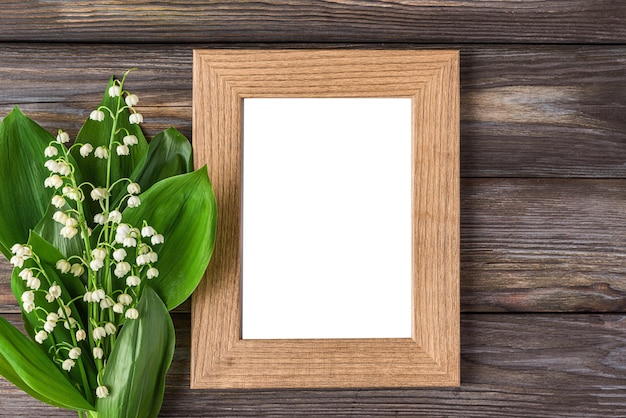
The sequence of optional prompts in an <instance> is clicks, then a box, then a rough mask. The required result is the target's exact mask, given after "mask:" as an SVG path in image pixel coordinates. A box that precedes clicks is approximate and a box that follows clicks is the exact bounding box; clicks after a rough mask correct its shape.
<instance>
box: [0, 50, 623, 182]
mask: <svg viewBox="0 0 626 418" xmlns="http://www.w3.org/2000/svg"><path fill="white" fill-rule="evenodd" d="M275 46H276V45H274V47H275ZM314 46H315V44H299V45H298V44H295V45H287V46H286V47H290V48H295V47H300V48H306V47H314ZM317 46H318V47H319V45H317ZM193 47H194V45H177V46H176V47H170V46H166V45H98V47H97V49H96V48H95V47H94V46H93V45H76V44H63V45H50V44H20V45H15V44H0V56H1V57H2V58H1V59H0V63H1V65H0V117H2V116H3V115H5V114H7V113H8V112H9V111H10V110H11V108H12V107H13V106H14V105H16V104H18V105H20V107H21V108H22V109H23V110H24V111H25V112H26V113H27V114H28V115H30V116H31V117H33V118H34V119H35V120H37V121H38V122H39V123H41V124H42V125H43V126H44V127H45V128H46V129H48V130H49V131H52V132H53V131H56V130H57V129H59V128H60V127H62V128H63V129H64V130H66V131H68V132H69V133H70V134H71V135H72V136H75V134H76V133H77V132H78V129H79V128H80V125H81V124H82V122H83V121H84V119H86V118H87V117H88V115H89V111H90V109H91V107H93V106H95V105H96V104H97V103H98V102H99V98H100V96H101V95H102V92H103V90H104V86H105V82H106V80H107V79H108V77H110V76H111V75H112V74H120V73H121V72H123V71H124V70H125V69H127V68H131V67H137V68H139V71H137V72H135V73H132V74H131V76H130V77H129V79H128V86H129V88H131V89H132V90H133V91H134V92H136V93H137V94H138V95H139V97H140V100H141V101H140V103H139V109H140V110H141V112H142V113H143V114H144V116H145V117H146V123H145V124H144V129H145V130H146V133H147V134H148V135H149V136H153V135H154V134H156V133H157V132H158V131H160V130H162V129H165V128H167V127H168V126H175V127H177V128H178V129H179V130H181V131H182V133H183V134H185V135H186V136H187V137H190V136H191V100H192V85H191V79H192V76H191V61H192V48H193ZM198 47H207V45H206V44H203V45H198ZM260 47H263V45H260ZM265 47H267V45H265ZM337 47H338V48H339V47H340V46H337ZM343 47H352V48H354V47H356V45H344V46H343ZM361 47H364V46H361ZM371 47H372V46H370V48H371ZM376 47H378V46H376ZM444 47H449V48H453V49H455V48H461V64H460V66H461V175H462V176H464V177H589V178H593V177H595V178H626V164H624V162H626V118H624V114H625V112H626V94H622V93H623V92H624V91H626V47H623V46H597V47H596V46H558V47H557V46H506V45H504V46H484V45H467V46H465V45H452V46H449V45H446V46H444ZM396 48H399V49H406V48H416V46H414V45H413V46H412V45H398V46H396ZM417 48H421V46H417Z"/></svg>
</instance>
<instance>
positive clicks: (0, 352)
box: [0, 72, 216, 418]
mask: <svg viewBox="0 0 626 418" xmlns="http://www.w3.org/2000/svg"><path fill="white" fill-rule="evenodd" d="M127 75H128V72H127V73H126V74H124V77H123V78H121V79H115V78H111V80H110V81H109V84H108V86H107V88H106V90H105V94H104V98H103V100H102V102H101V103H100V105H99V106H98V107H97V108H96V109H95V110H93V111H92V112H91V114H90V115H89V118H88V119H87V121H86V122H85V124H84V125H83V127H82V128H81V130H80V132H79V133H78V135H77V137H76V138H75V139H74V140H71V138H70V137H69V135H68V134H67V133H66V132H63V131H61V130H60V131H58V134H57V135H56V137H55V136H53V135H51V134H50V133H48V132H47V131H46V130H44V129H43V128H41V127H40V126H39V125H37V124H36V123H35V122H33V121H32V120H30V119H29V118H27V117H26V116H25V115H24V114H23V113H22V112H21V111H20V110H19V109H18V108H17V107H16V108H15V109H14V110H13V111H12V112H11V113H10V114H8V115H7V116H6V117H5V118H4V119H3V120H2V122H1V123H0V251H1V252H2V254H4V256H5V257H6V258H7V259H8V260H9V261H10V263H11V264H12V265H13V266H14V269H13V273H12V276H11V287H12V290H13V293H14V295H15V297H16V299H17V300H18V302H19V304H20V306H21V308H22V316H23V320H24V328H25V330H26V333H27V334H28V337H27V336H25V335H24V334H22V333H21V332H20V331H19V330H18V329H17V328H15V327H14V326H13V325H11V324H10V323H9V322H8V321H7V320H5V319H4V318H1V317H0V374H1V375H2V376H4V377H5V378H6V379H7V380H9V381H11V382H13V383H14V384H15V385H16V386H18V387H19V388H21V389H22V390H24V391H25V392H27V393H28V394H30V395H31V396H33V397H34V398H36V399H39V400H41V401H43V402H46V403H48V404H50V405H54V406H57V407H62V408H67V409H72V410H75V411H77V412H78V416H79V417H83V416H86V417H103V418H117V417H133V418H134V417H156V416H157V415H158V413H159V410H160V409H161V404H162V400H163V394H164V390H165V374H166V372H167V370H168V368H169V366H170V363H171V361H172V356H173V353H174V340H175V337H174V327H173V325H172V320H171V318H170V315H169V313H168V311H169V310H171V309H173V308H174V307H176V306H178V305H179V304H180V303H182V302H183V301H184V300H185V299H187V298H188V297H189V295H190V294H191V293H192V292H193V290H194V289H195V287H196V286H197V284H198V282H199V281H200V279H201V277H202V275H203V273H204V271H205V269H206V267H207V264H208V262H209V259H210V257H211V254H212V251H213V244H214V237H215V222H216V206H215V198H214V195H213V191H212V189H211V184H210V181H209V178H208V175H207V170H206V167H204V168H201V169H199V170H197V171H193V162H192V150H191V145H190V143H189V141H188V140H187V139H186V138H185V137H184V136H183V135H182V134H180V133H179V132H178V131H177V130H175V129H173V128H169V129H167V130H165V131H163V132H161V133H160V134H158V135H157V136H155V137H154V138H153V139H152V140H151V141H150V143H149V144H148V142H147V141H146V139H145V137H144V135H143V133H142V130H141V128H140V126H139V125H140V123H142V122H143V116H142V115H141V114H140V113H138V112H137V110H136V108H135V106H136V105H137V103H138V98H137V96H136V95H135V94H131V93H130V92H128V91H127V90H126V88H125V86H124V82H125V80H126V77H127ZM29 337H30V338H29Z"/></svg>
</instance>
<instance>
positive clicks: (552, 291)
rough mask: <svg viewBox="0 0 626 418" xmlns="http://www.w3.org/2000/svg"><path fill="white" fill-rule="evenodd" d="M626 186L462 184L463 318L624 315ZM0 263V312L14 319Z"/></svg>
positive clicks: (558, 181) (519, 181)
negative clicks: (474, 315)
mask: <svg viewBox="0 0 626 418" xmlns="http://www.w3.org/2000/svg"><path fill="white" fill-rule="evenodd" d="M625 189H626V180H618V179H613V180H591V179H506V178H504V179H499V178H481V179H463V180H462V182H461V304H462V309H463V311H464V312H493V311H524V312H588V311H595V312H625V311H626V282H625V281H624V275H625V274H626V267H625V266H626V255H625V254H624V251H623V245H622V242H623V238H624V236H626V223H624V211H623V208H624V201H625V199H626V197H625V194H624V190H625ZM9 277H10V266H9V265H8V263H7V262H6V260H4V259H3V260H2V262H0V312H13V313H15V312H17V311H18V310H17V305H16V303H15V300H14V298H13V296H12V295H11V293H10V288H9Z"/></svg>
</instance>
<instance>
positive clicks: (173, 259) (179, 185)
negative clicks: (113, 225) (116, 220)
mask: <svg viewBox="0 0 626 418" xmlns="http://www.w3.org/2000/svg"><path fill="white" fill-rule="evenodd" d="M140 198H141V206H139V207H136V208H127V209H126V210H125V211H124V212H123V214H122V217H123V221H124V222H128V223H130V224H131V225H142V222H143V221H144V220H146V221H147V223H148V224H149V225H151V226H152V227H154V228H155V229H156V231H157V232H158V233H160V234H163V236H164V237H165V242H164V243H163V244H160V245H157V246H155V249H156V250H157V252H158V256H159V260H158V261H157V262H156V263H155V264H154V266H155V267H156V268H157V269H158V270H159V276H158V277H156V278H154V279H152V280H150V282H149V284H150V286H151V287H152V288H154V289H155V290H156V291H157V293H158V294H159V296H160V297H161V298H162V299H163V301H164V302H165V304H166V306H167V308H168V309H173V308H175V307H176V306H178V305H179V304H181V303H182V302H183V301H184V300H185V299H187V298H188V297H189V296H190V295H191V293H192V292H193V291H194V289H195V288H196V286H197V285H198V283H199V282H200V279H202V275H203V274H204V271H205V270H206V267H207V265H208V264H209V260H210V258H211V254H212V253H213V247H214V244H215V228H216V221H217V206H216V203H215V196H214V194H213V189H212V188H211V182H210V181H209V177H208V173H207V169H206V167H203V168H201V169H199V170H197V171H195V172H193V173H189V174H182V175H179V176H175V177H170V178H167V179H164V180H161V181H160V182H158V183H157V184H155V185H154V186H152V187H151V188H150V189H149V190H148V191H147V192H145V193H143V194H141V195H140Z"/></svg>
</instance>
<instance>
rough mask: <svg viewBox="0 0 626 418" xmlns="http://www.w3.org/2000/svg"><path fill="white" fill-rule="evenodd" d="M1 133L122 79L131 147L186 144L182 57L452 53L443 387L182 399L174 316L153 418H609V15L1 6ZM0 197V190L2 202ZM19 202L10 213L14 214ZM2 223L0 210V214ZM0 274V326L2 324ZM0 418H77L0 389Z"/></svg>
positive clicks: (525, 4)
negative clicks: (453, 289) (450, 344)
mask: <svg viewBox="0 0 626 418" xmlns="http://www.w3.org/2000/svg"><path fill="white" fill-rule="evenodd" d="M1 10H2V13H1V14H0V117H2V116H4V115H6V114H7V113H8V112H9V111H10V109H11V108H12V106H13V105H15V104H17V105H19V106H20V107H21V108H22V109H23V110H24V111H25V112H26V113H27V114H28V115H29V116H31V117H32V118H33V119H35V120H37V121H38V122H39V123H40V124H42V125H43V126H44V127H46V128H47V129H49V130H50V131H55V130H56V129H58V128H64V129H65V130H67V131H69V133H70V134H71V135H75V134H76V132H77V130H78V128H79V127H80V125H81V124H82V121H83V120H84V119H85V118H86V117H87V115H88V113H89V109H91V108H92V107H93V106H94V105H95V104H96V103H97V102H98V101H99V98H100V95H101V92H102V91H103V88H104V83H105V82H106V80H107V79H108V77H109V76H110V75H111V74H118V75H119V74H121V73H122V72H123V71H124V70H125V69H127V68H130V67H138V68H139V70H140V71H138V72H136V73H133V75H132V76H130V78H129V80H128V84H127V86H128V87H129V88H130V89H132V90H133V91H134V92H136V93H137V94H138V95H139V96H140V98H141V103H140V105H141V106H140V111H141V112H142V113H143V114H144V116H145V118H146V123H145V125H144V127H145V130H146V132H147V134H148V135H153V134H154V133H155V132H157V131H159V130H161V129H163V128H165V127H167V126H169V125H173V126H175V127H177V128H179V129H180V130H181V131H182V132H183V133H184V134H186V135H190V134H191V97H192V77H191V64H192V49H194V48H211V47H243V46H245V47H272V48H274V47H276V48H298V47H307V48H316V47H325V48H346V47H351V48H458V49H460V51H461V166H462V173H461V174H462V180H461V211H462V212H461V287H462V294H461V302H462V311H463V313H462V316H461V321H462V322H461V326H462V330H461V333H462V335H461V338H462V348H461V350H462V374H461V376H462V386H461V388H458V389H425V390H424V389H418V388H411V389H403V390H397V389H395V390H389V389H373V390H372V389H362V390H254V391H250V390H248V391H209V390H195V391H191V390H190V389H189V388H188V385H189V326H190V325H189V322H190V321H189V309H188V306H187V307H186V308H185V309H183V310H180V311H178V312H177V313H175V314H174V320H175V323H176V329H177V334H178V347H177V351H176V357H175V360H174V364H173V366H172V369H171V371H170V374H169V377H168V387H167V391H166V395H165V402H164V406H163V410H162V414H161V416H163V417H227V416H232V417H241V416H288V417H292V416H293V417H296V416H320V415H330V416H428V417H436V416H475V417H487V416H506V417H545V416H559V417H562V416H567V417H577V416H579V417H593V416H597V417H609V416H626V316H625V314H624V312H625V310H626V278H625V277H624V275H625V273H626V268H625V266H626V251H624V244H625V239H626V222H625V221H626V219H624V218H625V217H624V214H625V213H626V212H625V211H624V209H625V204H626V198H625V197H624V196H623V195H622V193H623V192H624V191H625V190H626V112H625V111H626V25H625V24H624V22H626V2H623V1H620V0H594V1H588V0H570V1H559V0H552V1H550V0H518V1H506V0H490V1H487V0H465V1H464V0H458V1H449V0H423V1H420V0H413V1H409V0H386V1H385V0H323V1H305V0H268V1H263V2H257V1H221V2H220V1H210V2H201V1H189V2H185V3H184V4H182V3H180V4H179V3H176V2H172V1H151V2H147V1H136V2H124V1H119V0H108V1H105V2H101V3H98V4H96V3H94V2H87V1H34V2H28V3H23V2H3V3H2V4H1ZM1 192H2V191H0V193H1ZM22 204H24V203H22ZM0 216H1V214H0ZM9 274H10V268H9V265H8V263H7V262H6V260H2V261H1V262H0V314H1V315H2V316H4V317H6V318H8V319H9V320H11V321H13V322H15V323H19V322H20V320H19V313H18V309H17V306H16V303H15V301H14V299H13V296H12V295H11V294H10V290H9V285H8V281H9ZM0 415H1V416H7V417H19V416H36V417H40V416H41V417H64V416H74V415H71V414H68V413H67V412H65V411H62V410H59V409H55V408H51V407H48V406H45V405H43V404H40V403H38V402H37V401H34V400H32V399H30V398H29V397H28V396H26V395H24V394H22V393H21V392H19V391H18V390H17V389H15V388H14V387H13V386H11V385H10V384H9V383H7V382H6V381H5V380H1V379H0Z"/></svg>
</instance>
